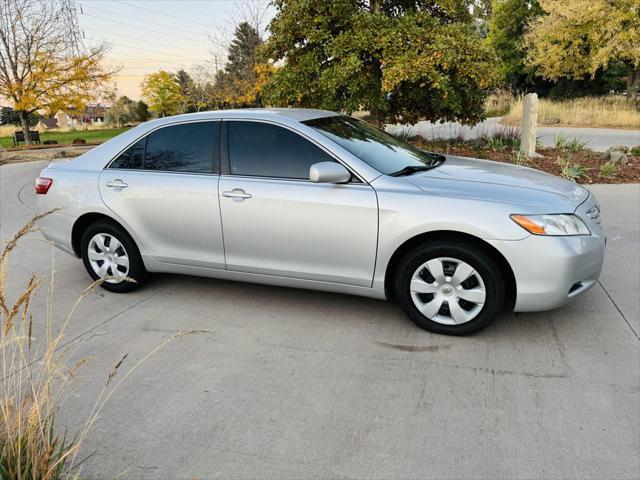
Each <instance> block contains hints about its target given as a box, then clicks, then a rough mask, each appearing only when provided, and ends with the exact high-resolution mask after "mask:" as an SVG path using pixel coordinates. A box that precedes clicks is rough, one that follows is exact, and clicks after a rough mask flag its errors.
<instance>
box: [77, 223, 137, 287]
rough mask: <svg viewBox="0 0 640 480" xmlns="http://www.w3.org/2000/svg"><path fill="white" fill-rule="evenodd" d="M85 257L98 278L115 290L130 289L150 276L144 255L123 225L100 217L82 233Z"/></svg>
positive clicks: (95, 277)
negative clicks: (143, 261) (144, 261)
mask: <svg viewBox="0 0 640 480" xmlns="http://www.w3.org/2000/svg"><path fill="white" fill-rule="evenodd" d="M81 248H82V261H83V263H84V266H85V268H86V269H87V271H88V272H89V275H91V278H93V279H94V280H103V282H102V283H101V284H100V286H101V287H102V288H104V289H106V290H109V291H112V292H119V293H124V292H130V291H132V290H134V289H135V288H137V287H138V286H139V285H140V284H141V283H142V282H144V281H145V280H146V278H147V271H146V269H145V268H144V264H143V263H142V257H141V256H140V252H139V251H138V247H137V246H136V244H135V242H134V241H133V239H132V238H131V237H130V236H129V234H128V233H127V232H126V231H125V230H124V229H123V228H122V227H120V226H119V225H117V224H115V223H112V222H109V221H104V220H101V221H98V222H96V223H93V224H92V225H90V226H89V227H88V228H87V229H86V230H85V232H84V234H83V235H82V240H81Z"/></svg>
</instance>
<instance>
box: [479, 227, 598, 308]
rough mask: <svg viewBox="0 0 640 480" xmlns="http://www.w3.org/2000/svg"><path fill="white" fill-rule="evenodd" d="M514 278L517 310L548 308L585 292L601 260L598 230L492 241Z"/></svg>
mask: <svg viewBox="0 0 640 480" xmlns="http://www.w3.org/2000/svg"><path fill="white" fill-rule="evenodd" d="M491 243H492V244H493V245H494V247H496V248H497V249H498V250H499V251H500V252H501V253H502V254H503V255H504V256H505V258H506V260H507V261H508V262H509V265H511V268H512V270H513V273H514V276H515V279H516V289H517V295H516V302H515V307H514V310H515V311H516V312H537V311H543V310H551V309H553V308H557V307H559V306H561V305H564V304H565V303H567V302H568V301H569V300H571V299H572V298H574V297H576V296H578V295H580V294H581V293H583V292H586V291H587V290H588V289H589V288H591V287H592V286H593V285H595V283H596V282H597V281H598V278H599V277H600V272H601V271H602V264H603V260H604V250H605V243H606V241H605V237H604V235H603V234H602V233H601V232H597V233H595V234H592V235H588V236H587V235H582V236H574V237H544V236H536V235H531V236H529V237H527V238H525V239H524V240H519V241H493V242H491Z"/></svg>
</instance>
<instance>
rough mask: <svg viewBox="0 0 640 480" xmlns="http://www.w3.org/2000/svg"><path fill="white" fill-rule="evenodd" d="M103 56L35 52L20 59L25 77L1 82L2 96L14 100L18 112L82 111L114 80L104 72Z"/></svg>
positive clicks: (97, 50) (99, 50) (93, 53)
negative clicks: (95, 95)
mask: <svg viewBox="0 0 640 480" xmlns="http://www.w3.org/2000/svg"><path fill="white" fill-rule="evenodd" d="M103 55H104V51H103V50H102V49H99V48H98V49H94V50H93V51H92V53H91V54H90V55H86V54H85V55H80V56H63V55H60V54H57V53H55V52H51V51H35V52H33V53H32V54H31V55H30V56H28V57H27V56H21V57H20V61H21V62H22V64H21V65H19V68H20V69H23V70H24V72H23V74H22V75H19V76H18V77H14V78H10V79H3V80H0V95H3V96H5V97H7V98H10V99H12V100H13V103H14V107H15V108H16V109H17V110H26V111H32V110H38V109H43V110H47V111H55V110H68V109H74V108H78V109H82V108H84V106H85V105H86V104H87V103H88V102H89V101H91V99H92V98H93V94H94V93H95V92H97V91H98V89H99V88H100V87H101V86H102V85H104V84H105V83H106V82H107V81H108V80H109V79H110V77H111V76H112V73H113V72H109V71H107V70H105V69H104V68H103V65H102V61H103ZM7 80H9V81H7Z"/></svg>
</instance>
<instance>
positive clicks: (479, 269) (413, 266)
mask: <svg viewBox="0 0 640 480" xmlns="http://www.w3.org/2000/svg"><path fill="white" fill-rule="evenodd" d="M394 290H395V297H396V299H397V301H398V303H399V304H400V306H401V307H402V309H403V310H404V312H405V313H406V314H407V316H408V317H409V318H410V319H411V320H412V321H413V322H414V323H415V324H416V325H418V326H419V327H421V328H423V329H425V330H428V331H430V332H435V333H441V334H445V335H470V334H473V333H476V332H478V331H480V330H482V329H484V328H486V327H487V326H488V325H489V324H490V323H491V322H492V321H493V320H494V319H495V317H496V316H497V315H498V314H499V313H500V312H501V311H502V309H503V306H504V302H505V284H504V281H503V279H502V276H501V273H500V269H499V267H498V265H497V264H496V262H495V261H494V259H493V258H492V257H491V255H489V254H487V253H486V252H485V251H483V250H482V249H480V248H477V247H475V246H472V245H468V244H464V243H461V242H450V241H449V242H444V241H435V242H432V243H429V244H426V245H423V246H420V247H418V248H416V249H415V250H413V251H411V252H409V253H408V254H406V255H405V257H404V258H403V259H402V260H401V261H400V264H399V265H398V269H397V270H396V275H395V282H394Z"/></svg>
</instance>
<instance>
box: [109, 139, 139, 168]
mask: <svg viewBox="0 0 640 480" xmlns="http://www.w3.org/2000/svg"><path fill="white" fill-rule="evenodd" d="M146 141H147V139H146V138H143V139H142V140H139V141H138V142H136V143H134V144H133V145H132V146H130V147H129V148H127V149H126V150H125V151H124V152H122V153H121V154H120V155H119V156H118V157H117V158H116V159H115V160H114V161H113V162H111V165H109V168H125V169H127V170H141V169H142V168H143V166H144V144H145V142H146Z"/></svg>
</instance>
